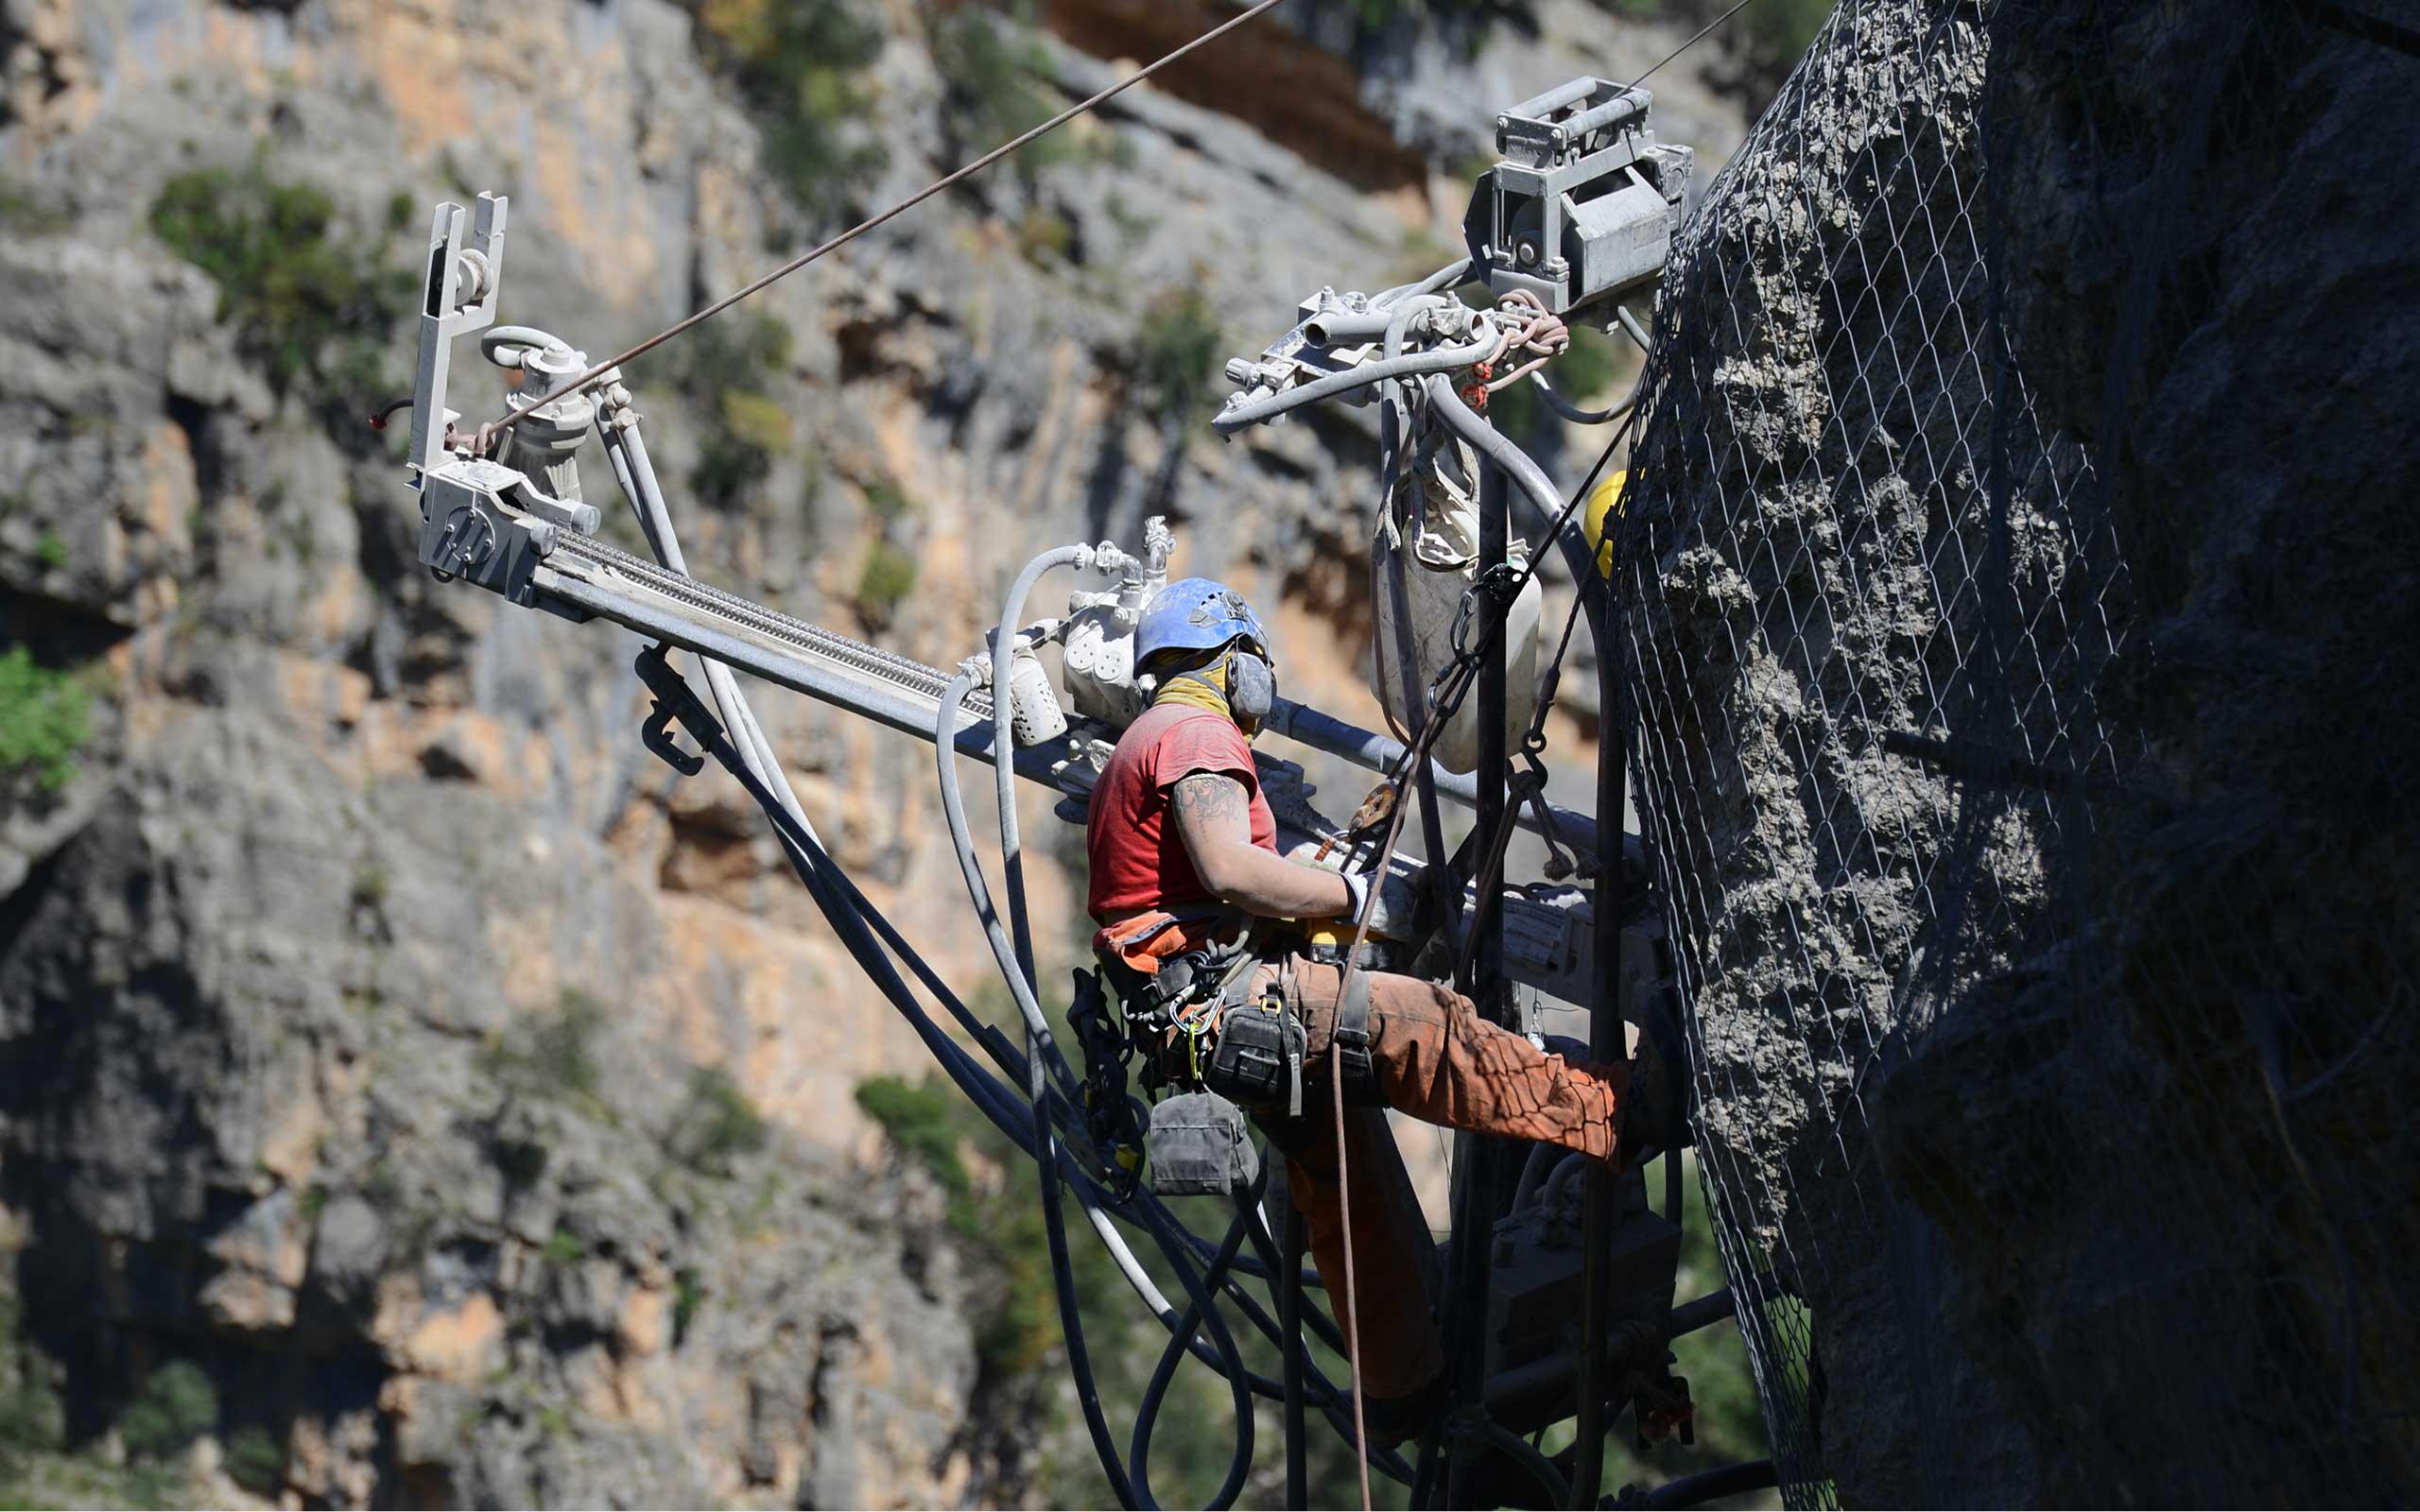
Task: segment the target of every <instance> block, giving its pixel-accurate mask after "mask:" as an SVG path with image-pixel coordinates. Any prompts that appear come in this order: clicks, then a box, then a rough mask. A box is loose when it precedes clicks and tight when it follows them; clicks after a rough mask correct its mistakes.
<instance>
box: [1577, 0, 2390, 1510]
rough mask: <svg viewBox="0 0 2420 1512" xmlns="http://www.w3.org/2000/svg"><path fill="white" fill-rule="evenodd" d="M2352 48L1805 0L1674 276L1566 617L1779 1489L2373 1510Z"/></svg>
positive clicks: (2361, 108)
mask: <svg viewBox="0 0 2420 1512" xmlns="http://www.w3.org/2000/svg"><path fill="white" fill-rule="evenodd" d="M2412 67H2413V65H2412V64H2411V62H2410V61H2409V60H2406V59H2402V58H2399V57H2397V56H2395V55H2394V54H2393V53H2391V52H2389V51H2387V50H2385V49H2382V48H2379V47H2377V46H2375V45H2373V44H2371V43H2367V42H2364V41H2362V40H2360V39H2359V38H2357V37H2353V36H2348V35H2347V34H2346V33H2345V31H2344V30H2343V28H2342V27H2336V26H2327V25H2324V24H2322V22H2320V21H2315V20H2313V19H2312V17H2311V15H2310V14H2309V11H2308V8H2295V7H2289V6H2285V5H2276V6H2270V7H2262V8H2251V9H2244V8H2235V7H2178V6H2157V5H2148V6H2146V5H2119V4H2116V3H2114V0H2113V3H2106V4H2104V3H2098V0H1999V3H1997V4H1993V5H1977V4H1974V3H1971V0H1848V3H1846V4H1843V5H1842V6H1841V9H1839V10H1838V11H1837V12H1836V13H1835V15H1834V16H1833V18H1832V20H1831V21H1830V23H1829V24H1828V25H1827V26H1826V28H1825V29H1824V33H1823V34H1822V36H1821V37H1820V38H1819V39H1818V40H1817V42H1816V43H1815V44H1814V45H1813V47H1812V49H1811V50H1810V52H1809V54H1808V56H1807V58H1806V60H1805V61H1804V62H1803V63H1802V64H1801V65H1800V67H1799V68H1798V70H1797V71H1796V73H1795V74H1794V75H1793V76H1792V77H1791V78H1790V79H1789V83H1788V84H1787V86H1786V87H1785V88H1784V90H1783V91H1782V93H1781V94H1780V96H1779V97H1778V98H1777V100H1776V101H1775V103H1774V104H1773V106H1772V109H1771V110H1770V111H1769V112H1767V114H1766V115H1765V117H1764V118H1763V120H1762V121H1761V122H1760V123H1759V124H1758V126H1757V127H1756V129H1755V131H1754V133H1753V134H1752V135H1751V137H1750V139H1749V141H1748V143H1747V145H1746V146H1744V147H1743V148H1742V150H1741V151H1740V153H1739V154H1738V156H1737V158H1736V159H1735V160H1734V161H1733V162H1732V163H1731V164H1730V165H1729V166H1728V167H1727V168H1726V169H1725V170H1724V172H1723V174H1722V175H1721V176H1720V179H1719V180H1717V181H1716V182H1715V183H1714V184H1713V185H1712V186H1711V188H1710V189H1709V192H1708V195H1707V198H1706V201H1705V203H1704V205H1703V208H1702V209H1701V210H1700V212H1699V213H1698V214H1697V215H1696V216H1695V217H1694V218H1693V219H1692V221H1691V223H1690V226H1689V228H1688V230H1687V232H1686V233H1685V240H1684V244H1683V245H1682V246H1681V247H1679V248H1677V249H1675V252H1674V256H1673V259H1672V265H1671V268H1670V271H1669V273H1668V277H1667V280H1666V283H1665V288H1664V291H1663V294H1662V296H1661V302H1660V307H1659V335H1658V343H1657V349H1656V352H1655V354H1654V356H1653V358H1652V359H1651V364H1650V370H1649V375H1648V387H1647V399H1646V404H1647V406H1648V415H1649V419H1648V421H1647V423H1646V426H1645V429H1644V432H1643V434H1642V437H1641V440H1640V444H1639V448H1638V452H1637V455H1636V459H1635V465H1634V470H1633V473H1632V477H1633V480H1634V481H1633V484H1632V490H1631V496H1630V498H1629V499H1628V501H1627V505H1626V515H1625V525H1624V528H1625V535H1624V538H1623V541H1622V546H1621V561H1622V565H1621V568H1620V570H1619V573H1618V590H1619V592H1618V598H1619V610H1620V613H1621V615H1622V626H1623V628H1622V631H1621V639H1622V643H1623V644H1624V647H1625V651H1626V654H1627V656H1628V658H1629V661H1630V667H1629V678H1628V682H1629V687H1630V694H1629V696H1630V697H1631V698H1632V699H1633V701H1634V709H1633V711H1632V717H1633V719H1634V741H1635V746H1634V763H1635V765H1636V767H1637V770H1638V774H1639V781H1640V789H1641V795H1642V796H1641V801H1640V808H1641V813H1642V816H1643V819H1644V824H1645V828H1646V831H1647V833H1648V837H1649V840H1650V842H1651V847H1652V848H1653V850H1654V851H1655V854H1656V868H1657V871H1658V875H1659V878H1660V880H1661V882H1662V884H1663V886H1664V890H1665V896H1666V898H1667V900H1668V906H1669V908H1670V910H1671V919H1670V925H1671V933H1672V937H1673V939H1674V941H1675V955H1676V967H1677V971H1678V973H1679V986H1680V989H1681V991H1682V993H1683V995H1684V998H1685V1003H1686V1005H1687V1008H1688V1019H1689V1024H1690V1028H1689V1040H1690V1050H1691V1057H1692V1070H1693V1074H1694V1079H1695V1084H1696V1091H1697V1108H1696V1120H1697V1126H1698V1134H1699V1140H1700V1147H1701V1154H1702V1164H1703V1171H1704V1173H1705V1176H1706V1181H1707V1187H1708V1198H1709V1201H1710V1203H1711V1205H1712V1207H1713V1211H1714V1212H1715V1215H1716V1219H1717V1228H1718V1231H1719V1234H1720V1240H1721V1243H1722V1247H1723V1250H1724V1259H1725V1263H1726V1266H1727V1267H1728V1269H1729V1270H1730V1272H1731V1276H1732V1280H1733V1284H1734V1287H1735V1289H1736V1292H1737V1296H1738V1297H1739V1298H1740V1301H1741V1314H1742V1326H1743V1329H1744V1331H1745V1332H1746V1333H1747V1336H1748V1339H1749V1343H1750V1349H1751V1354H1752V1357H1753V1359H1754V1362H1755V1368H1756V1373H1757V1379H1758V1385H1759V1390H1760V1391H1761V1393H1762V1396H1763V1399H1764V1403H1765V1407H1766V1416H1767V1418H1768V1420H1769V1424H1770V1426H1771V1429H1772V1438H1773V1443H1774V1446H1775V1452H1776V1458H1777V1460H1778V1462H1779V1465H1780V1468H1781V1473H1782V1477H1783V1482H1784V1488H1785V1495H1786V1496H1787V1498H1788V1499H1789V1501H1791V1502H1792V1503H1794V1504H1823V1503H1832V1502H1835V1501H1849V1502H1858V1503H1927V1504H1945V1503H1975V1502H1986V1503H2039V1502H2087V1503H2090V1502H2100V1503H2108V1502H2113V1501H2125V1502H2144V1501H2150V1502H2161V1503H2168V1502H2214V1503H2274V1502H2280V1501H2283V1502H2313V1501H2348V1502H2359V1501H2384V1502H2398V1501H2408V1500H2410V1499H2411V1496H2412V1495H2413V1494H2414V1492H2415V1489H2420V1416H2416V1415H2415V1414H2416V1413H2420V1389H2415V1387H2414V1384H2413V1380H2412V1374H2413V1373H2412V1371H2411V1369H2410V1367H2409V1366H2407V1365H2406V1364H2405V1363H2404V1362H2405V1361H2406V1360H2408V1359H2409V1358H2411V1345H2412V1344H2413V1343H2414V1342H2415V1341H2414V1339H2413V1335H2414V1333H2415V1332H2420V1326H2415V1310H2414V1309H2413V1308H2412V1307H2411V1303H2410V1302H2409V1301H2408V1300H2407V1299H2406V1295H2405V1290H2404V1288H2402V1287H2401V1286H2399V1285H2398V1284H2397V1281H2398V1277H2397V1273H2396V1269H2395V1260H2396V1257H2397V1256H2398V1255H2401V1254H2409V1253H2411V1252H2413V1249H2414V1245H2415V1240H2420V1232H2415V1229H2420V1218H2415V1213H2420V1202H2415V1190H2414V1188H2415V1183H2416V1182H2420V1151H2415V1149H2414V1147H2413V1146H2414V1143H2415V1140H2414V1136H2413V1134H2412V1133H2411V1129H2410V1121H2409V1120H2407V1119H2403V1118H2400V1117H2398V1116H2397V1113H2398V1111H2399V1103H2400V1093H2401V1091H2402V1090H2403V1089H2404V1088H2407V1087H2409V1086H2411V1084H2412V1082H2413V1072H2414V1070H2415V1054H2416V1053H2420V1045H2415V1035H2414V1030H2413V1021H2412V1015H2411V1006H2412V1003H2413V986H2412V976H2411V966H2410V963H2411V960H2412V959H2413V957H2414V949H2413V947H2414V945H2415V939H2414V934H2415V928H2420V926H2416V925H2415V922H2414V918H2413V914H2414V910H2413V909H2412V908H2411V905H2410V900H2411V898H2412V897H2413V896H2414V894H2413V888H2412V885H2413V882H2414V880H2415V879H2414V877H2413V869H2414V863H2413V861H2412V860H2411V856H2412V854H2413V851H2412V842H2413V841H2414V840H2415V838H2420V837H2415V836H2414V835H2413V834H2412V833H2411V831H2412V822H2411V817H2410V815H2409V809H2410V805H2409V804H2408V803H2407V802H2406V801H2405V800H2404V799H2403V798H2402V796H2401V794H2400V793H2399V791H2398V784H2397V782H2396V780H2395V769H2396V767H2397V766H2398V765H2400V764H2401V763H2402V761H2403V760H2404V758H2403V755H2402V753H2403V752H2404V751H2408V750H2409V749H2411V748H2412V747H2411V742H2412V739H2413V737H2414V734H2415V731H2414V729H2413V723H2414V722H2413V718H2412V713H2411V703H2412V699H2411V691H2410V690H2411V687H2412V686H2413V683H2414V679H2415V678H2420V666H2415V665H2414V664H2413V663H2414V661H2415V658H2416V657H2420V649H2415V647H2420V634H2414V633H2412V632H2413V631H2414V630H2420V626H2415V625H2414V624H2412V622H2411V610H2410V607H2409V606H2410V604H2411V602H2412V600H2411V598H2410V597H2409V596H2408V595H2409V594H2411V592H2412V591H2413V587H2414V584H2415V581H2420V576H2415V574H2414V573H2413V571H2412V568H2411V552H2410V551H2409V550H2408V549H2406V548H2402V547H2401V546H2400V545H2399V542H2400V541H2401V539H2402V536H2403V532H2401V531H2399V530H2398V529H2397V528H2396V526H2395V524H2394V520H2395V518H2396V516H2395V513H2394V511H2396V510H2397V509H2399V507H2401V504H2402V500H2401V499H2400V498H2399V497H2398V494H2399V493H2400V492H2401V491H2402V490H2399V488H2398V487H2397V485H2396V483H2395V479H2396V477H2398V476H2399V475H2400V472H2401V469H2402V466H2403V463H2402V458H2403V457H2404V456H2407V455H2411V447H2412V446H2413V445H2414V444H2415V442H2420V438H2415V437H2414V436H2413V431H2412V422H2411V418H2410V417H2409V416H2408V415H2406V414H2403V413H2399V412H2398V411H2397V410H2396V409H2395V407H2394V404H2392V402H2391V401H2389V400H2388V399H2386V398H2385V397H2384V396H2385V395H2386V394H2389V393H2393V392H2395V391H2403V392H2409V391H2410V386H2411V383H2412V381H2413V379H2414V376H2415V375H2414V373H2413V369H2412V361H2413V359H2412V357H2411V351H2412V350H2413V349H2414V348H2415V347H2420V340H2415V339H2414V338H2415V335H2420V333H2414V332H2413V331H2412V330H2411V314H2410V312H2411V310H2412V309H2414V308H2415V307H2420V300H2415V299H2414V297H2413V296H2414V294H2415V293H2420V290H2416V289H2415V287H2414V278H2415V275H2414V274H2413V272H2412V269H2411V266H2410V262H2411V260H2410V259H2409V257H2408V255H2407V254H2406V252H2405V251H2404V250H2403V249H2406V248H2408V245H2409V234H2410V232H2409V227H2408V226H2405V227H2403V228H2402V229H2401V230H2400V231H2399V232H2398V230H2397V226H2398V221H2397V219H2396V218H2395V215H2396V213H2395V212H2394V209H2393V207H2392V206H2391V205H2390V204H2389V203H2388V201H2390V200H2391V199H2393V198H2395V197H2394V195H2392V194H2391V193H2390V192H2389V191H2388V189H2387V184H2389V183H2391V182H2393V181H2394V180H2393V176H2392V175H2391V174H2389V175H2387V176H2385V177H2384V178H2381V177H2380V176H2379V173H2378V167H2379V163H2382V162H2384V161H2387V160H2385V159H2383V158H2381V156H2380V154H2381V153H2382V152H2383V151H2384V150H2385V149H2384V148H2382V147H2380V146H2375V145H2372V138H2371V136H2370V133H2372V132H2377V133H2379V135H2380V136H2381V137H2382V138H2383V140H2385V141H2390V142H2391V141H2393V140H2395V139H2400V140H2403V141H2406V142H2408V141H2410V140H2412V139H2413V138H2412V134H2411V125H2410V123H2411V120H2412V108H2411V105H2410V104H2409V99H2410V97H2411V93H2412V92H2411V89H2410V85H2411V82H2412V77H2411V70H2412ZM2396 123H2401V124H2396ZM2373 160H2377V161H2373ZM2321 216H2324V217H2325V219H2324V221H2322V220H2320V219H2319V218H2318V217H2321ZM2322 224H2324V226H2325V232H2324V233H2321V232H2317V231H2315V230H2314V228H2315V226H2318V225H2322ZM2390 307H2391V308H2390ZM2315 330H2316V331H2317V332H2324V333H2325V335H2324V336H2323V337H2322V339H2324V340H2326V341H2328V342H2330V343H2332V344H2334V347H2335V350H2333V351H2331V352H2328V353H2327V354H2326V359H2325V361H2315V360H2313V359H2314V356H2315V355H2316V354H2315V353H2314V352H2312V351H2311V349H2310V342H2311V340H2312V337H2313V335H2314V333H2315ZM2348 373H2360V374H2362V375H2363V379H2364V382H2363V383H2362V384H2361V385H2354V384H2350V383H2348V382H2347V381H2346V375H2347V374H2348ZM2372 386H2376V387H2372ZM2357 389H2358V391H2356V390H2357ZM2297 406H2302V414H2303V415H2304V416H2305V417H2306V418H2307V417H2308V415H2309V414H2312V413H2317V412H2321V411H2325V412H2326V413H2328V414H2330V415H2331V416H2333V415H2340V414H2341V415H2344V416H2345V417H2346V420H2347V421H2348V423H2346V424H2344V425H2342V426H2335V425H2331V426H2330V427H2328V428H2327V432H2326V434H2325V437H2323V436H2321V435H2318V434H2314V433H2313V428H2311V427H2309V426H2308V424H2306V425H2305V427H2304V430H2303V434H2302V436H2301V438H2300V440H2299V441H2297V442H2290V443H2289V442H2281V441H2279V440H2278V439H2277V436H2276V424H2275V421H2276V419H2277V417H2278V416H2279V415H2280V413H2281V412H2283V413H2289V414H2291V413H2294V412H2295V411H2296V408H2297ZM2314 506H2318V507H2322V508H2323V509H2324V518H2325V530H2313V529H2312V528H2311V522H2310V520H2309V519H2308V514H2307V513H2306V512H2307V511H2308V510H2309V509H2311V508H2312V507H2314ZM2298 515H2299V516H2300V517H2299V518H2298ZM2386 542H2397V543H2398V544H2396V545H2394V546H2384V548H2383V549H2381V547H2382V545H2383V543H2386ZM2389 627H2400V628H2393V629H2390V628H2389Z"/></svg>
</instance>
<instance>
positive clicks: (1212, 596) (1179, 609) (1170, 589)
mask: <svg viewBox="0 0 2420 1512" xmlns="http://www.w3.org/2000/svg"><path fill="white" fill-rule="evenodd" d="M1236 639H1242V640H1247V641H1250V642H1251V643H1252V644H1253V648H1254V649H1255V650H1257V651H1259V652H1260V654H1261V655H1262V656H1264V657H1265V656H1267V655H1268V654H1269V638H1268V637H1267V636H1266V635H1265V634H1263V633H1262V631H1261V628H1260V616H1259V615H1257V614H1254V613H1253V611H1252V606H1251V605H1250V604H1247V603H1245V602H1244V595H1243V594H1241V593H1236V591H1235V590H1234V589H1232V588H1229V587H1228V586H1227V585H1226V584H1224V583H1221V582H1214V581H1213V580H1211V579H1210V578H1207V577H1187V578H1184V579H1182V580H1180V581H1178V582H1173V583H1170V584H1168V586H1167V587H1166V588H1163V589H1161V590H1160V591H1159V592H1158V593H1154V594H1152V595H1151V601H1150V603H1149V604H1146V605H1144V606H1143V623H1142V624H1141V625H1139V626H1137V627H1135V630H1134V665H1135V666H1137V667H1138V668H1139V667H1145V666H1148V665H1150V661H1151V659H1152V658H1153V657H1155V656H1159V655H1162V654H1163V653H1166V652H1169V651H1215V650H1217V649H1218V648H1219V647H1220V646H1222V645H1225V644H1227V643H1228V642H1230V641H1234V640H1236Z"/></svg>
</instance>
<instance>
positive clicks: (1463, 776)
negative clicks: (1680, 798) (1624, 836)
mask: <svg viewBox="0 0 2420 1512" xmlns="http://www.w3.org/2000/svg"><path fill="white" fill-rule="evenodd" d="M1260 728H1261V729H1263V730H1267V731H1269V732H1270V733H1271V734H1276V735H1283V736H1285V737H1286V738H1287V739H1288V740H1291V741H1294V742H1297V743H1298V744H1301V745H1305V746H1308V747H1311V749H1313V750H1318V751H1325V752H1326V753H1327V754H1328V755H1330V756H1340V757H1342V758H1344V759H1345V760H1346V761H1348V762H1351V763H1352V764H1353V765H1356V766H1358V767H1361V768H1363V769H1365V770H1367V771H1373V772H1392V771H1393V770H1394V769H1395V767H1396V766H1397V765H1400V764H1401V763H1402V761H1403V754H1404V747H1403V742H1401V741H1399V740H1396V739H1394V738H1393V737H1392V736H1389V735H1382V734H1380V733H1378V732H1377V731H1376V730H1364V729H1362V728H1361V727H1360V726H1358V725H1352V724H1347V723H1346V722H1345V721H1343V720H1341V719H1339V718H1337V717H1336V716H1335V715H1334V714H1328V713H1321V712H1320V711H1319V710H1317V709H1314V708H1312V707H1310V706H1309V705H1308V704H1300V703H1293V702H1290V701H1288V700H1287V699H1285V698H1276V699H1272V700H1271V703H1270V707H1269V717H1268V718H1266V719H1264V720H1262V721H1261V724H1260ZM1424 765H1426V768H1427V773H1428V779H1429V781H1430V782H1433V783H1434V784H1435V785H1436V789H1437V792H1438V795H1439V796H1440V797H1443V798H1447V799H1452V800H1453V801H1455V802H1456V803H1459V804H1461V806H1462V807H1463V808H1466V809H1468V808H1477V807H1478V777H1477V776H1475V775H1474V774H1472V773H1469V772H1449V771H1447V770H1445V768H1443V766H1440V765H1437V759H1436V758H1435V757H1433V756H1432V757H1430V758H1428V760H1427V761H1426V763H1425V764H1424ZM1547 815H1548V816H1550V817H1551V818H1552V820H1553V824H1554V834H1555V837H1556V838H1557V839H1559V840H1561V841H1563V842H1564V844H1565V845H1568V846H1571V847H1573V848H1574V849H1584V850H1589V851H1594V850H1595V849H1596V845H1597V821H1596V820H1595V819H1594V818H1592V817H1590V816H1588V815H1585V814H1578V813H1574V812H1573V811H1572V810H1570V809H1566V808H1563V807H1561V806H1559V805H1557V804H1552V803H1549V804H1547ZM1513 822H1514V823H1516V824H1518V825H1519V826H1520V827H1521V828H1522V829H1525V830H1528V831H1530V832H1531V833H1545V826H1543V825H1541V824H1540V823H1539V822H1538V818H1537V816H1536V814H1535V813H1533V812H1532V809H1531V805H1529V804H1523V805H1522V806H1521V809H1520V812H1519V816H1518V817H1516V818H1515V819H1514V820H1513ZM1432 859H1440V860H1442V859H1443V858H1442V857H1439V858H1432Z"/></svg>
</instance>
